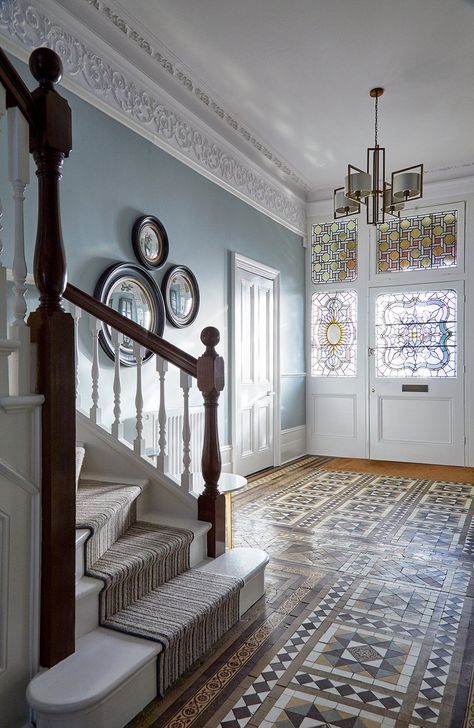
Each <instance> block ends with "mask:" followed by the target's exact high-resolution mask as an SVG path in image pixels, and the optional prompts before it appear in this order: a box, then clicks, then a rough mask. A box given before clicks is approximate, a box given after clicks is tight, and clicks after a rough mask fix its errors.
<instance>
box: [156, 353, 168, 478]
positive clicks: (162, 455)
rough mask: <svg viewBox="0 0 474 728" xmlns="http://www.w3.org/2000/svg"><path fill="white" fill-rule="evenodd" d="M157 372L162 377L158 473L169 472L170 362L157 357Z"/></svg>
mask: <svg viewBox="0 0 474 728" xmlns="http://www.w3.org/2000/svg"><path fill="white" fill-rule="evenodd" d="M156 371H157V372H158V374H159V377H160V407H159V409H158V425H159V428H160V430H159V431H160V434H159V438H158V446H159V448H160V450H159V453H158V455H157V458H156V467H157V470H158V472H160V473H162V474H163V473H166V472H168V454H167V451H166V402H165V377H166V372H167V371H168V362H167V361H165V360H164V359H162V358H161V357H160V356H157V357H156Z"/></svg>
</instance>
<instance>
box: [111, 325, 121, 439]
mask: <svg viewBox="0 0 474 728" xmlns="http://www.w3.org/2000/svg"><path fill="white" fill-rule="evenodd" d="M122 343H123V335H122V334H121V333H119V332H118V331H116V330H115V329H112V345H113V347H114V356H115V364H114V421H113V422H112V428H111V432H112V435H113V436H114V437H116V438H117V440H120V439H122V437H123V424H122V422H121V416H122V409H121V407H120V397H121V394H122V385H121V382H120V346H121V344H122Z"/></svg>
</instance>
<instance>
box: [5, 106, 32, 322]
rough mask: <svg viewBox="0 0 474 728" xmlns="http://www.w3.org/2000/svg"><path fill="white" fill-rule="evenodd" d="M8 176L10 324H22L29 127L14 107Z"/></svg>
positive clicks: (28, 174)
mask: <svg viewBox="0 0 474 728" xmlns="http://www.w3.org/2000/svg"><path fill="white" fill-rule="evenodd" d="M7 116H8V153H9V160H8V175H9V179H10V183H11V185H12V188H13V199H14V201H15V253H14V256H13V266H12V273H13V281H14V284H13V292H14V301H13V316H14V319H13V324H12V325H13V326H16V327H21V326H26V322H25V318H26V311H27V306H26V300H25V293H26V283H25V281H26V274H27V268H26V258H25V227H24V213H23V202H24V200H25V196H24V192H25V187H26V185H27V184H29V182H30V159H29V156H30V155H29V128H28V122H27V121H26V119H25V117H24V116H23V114H22V113H21V111H20V110H19V109H18V108H12V109H8V113H7Z"/></svg>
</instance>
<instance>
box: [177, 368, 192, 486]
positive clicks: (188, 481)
mask: <svg viewBox="0 0 474 728" xmlns="http://www.w3.org/2000/svg"><path fill="white" fill-rule="evenodd" d="M179 382H180V386H181V389H182V390H183V402H184V410H183V472H182V473H181V486H182V487H183V488H185V489H186V490H187V491H188V493H189V492H190V491H192V489H193V474H192V472H191V469H190V465H191V423H190V418H189V390H190V389H191V387H192V385H193V378H192V377H191V376H190V375H189V374H186V372H183V370H182V369H181V370H180V373H179Z"/></svg>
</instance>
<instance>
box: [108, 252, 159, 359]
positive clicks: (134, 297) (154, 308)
mask: <svg viewBox="0 0 474 728" xmlns="http://www.w3.org/2000/svg"><path fill="white" fill-rule="evenodd" d="M94 295H95V297H96V298H98V299H99V300H100V301H102V303H105V304H106V305H107V306H110V308H112V309H114V311H117V313H119V314H121V315H122V316H124V317H125V318H127V319H129V320H130V321H133V322H134V323H136V324H138V325H139V326H143V328H144V329H147V331H151V332H153V333H154V334H158V336H162V334H163V330H164V323H165V322H164V318H165V317H164V305H163V298H162V296H161V292H160V289H159V288H158V287H157V286H156V284H155V282H154V280H153V278H151V276H149V275H148V273H146V272H145V271H144V270H142V269H141V268H139V267H138V266H136V265H133V264H129V263H125V264H122V263H119V264H118V265H113V266H111V267H110V268H108V269H107V270H106V271H105V272H104V273H103V275H102V276H101V277H100V279H99V281H98V283H97V286H96V290H95V294H94ZM99 340H100V343H101V345H102V348H103V349H104V351H105V352H106V354H107V355H108V356H110V358H111V359H114V347H113V344H112V336H111V332H110V327H109V326H107V325H106V324H103V325H102V329H101V331H100V332H99ZM150 356H152V352H151V351H147V352H146V354H145V357H144V361H146V360H147V359H149V358H150ZM120 362H121V363H122V364H128V365H129V366H133V365H134V364H136V360H135V356H134V354H133V341H132V340H131V339H129V338H127V337H125V336H124V338H123V341H122V343H121V345H120Z"/></svg>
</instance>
